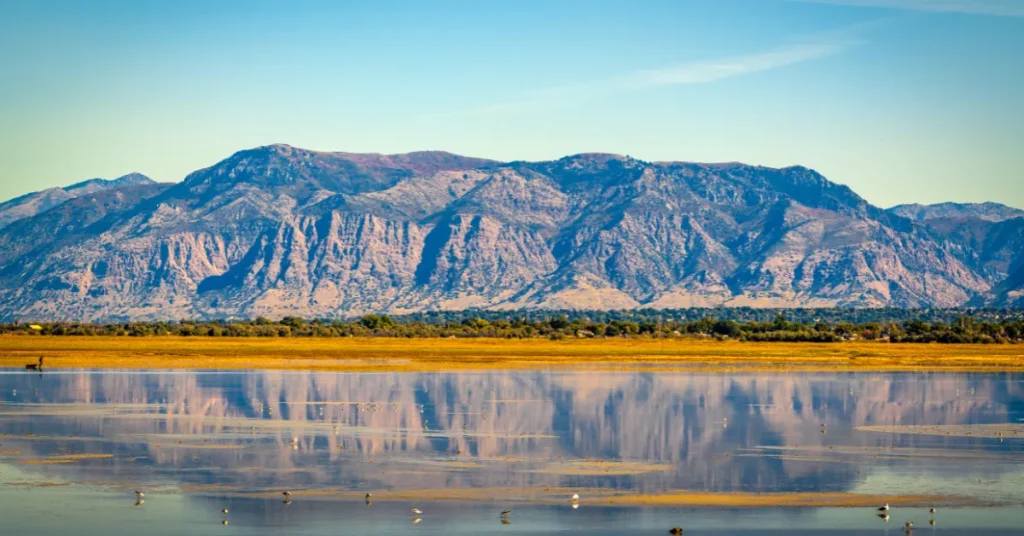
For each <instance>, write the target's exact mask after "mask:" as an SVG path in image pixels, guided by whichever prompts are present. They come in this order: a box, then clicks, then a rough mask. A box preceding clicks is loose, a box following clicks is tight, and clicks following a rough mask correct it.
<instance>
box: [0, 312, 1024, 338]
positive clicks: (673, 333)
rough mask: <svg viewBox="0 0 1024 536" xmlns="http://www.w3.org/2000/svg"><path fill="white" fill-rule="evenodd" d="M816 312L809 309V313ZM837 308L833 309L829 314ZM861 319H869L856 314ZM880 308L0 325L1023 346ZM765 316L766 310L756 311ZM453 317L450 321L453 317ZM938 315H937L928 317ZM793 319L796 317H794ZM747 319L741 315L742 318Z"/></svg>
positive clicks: (113, 332) (147, 331) (196, 332)
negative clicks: (749, 314) (870, 314)
mask: <svg viewBox="0 0 1024 536" xmlns="http://www.w3.org/2000/svg"><path fill="white" fill-rule="evenodd" d="M808 311H810V310H808ZM829 311H833V310H829ZM847 311H848V314H850V315H853V316H856V315H863V314H865V313H864V312H863V311H861V312H850V311H851V310H847ZM879 311H880V310H876V312H875V313H874V314H875V315H876V317H874V319H869V320H867V321H857V320H858V319H857V318H856V317H855V318H852V319H849V318H844V317H843V316H842V315H841V314H838V313H835V314H833V313H831V312H830V313H828V314H824V313H823V314H819V315H817V316H815V317H807V316H803V313H800V312H797V314H793V311H792V310H787V311H786V312H782V311H777V312H775V315H774V317H773V318H771V319H770V320H761V319H749V320H741V319H737V318H736V316H735V314H736V313H735V312H734V313H733V314H734V316H733V318H728V317H726V318H722V317H718V316H704V317H699V318H695V319H688V318H686V317H685V316H684V317H679V316H675V317H673V316H672V313H670V312H664V311H662V312H658V313H653V312H652V313H642V312H637V311H629V312H622V313H620V315H618V316H616V314H615V313H614V312H601V313H597V314H593V315H591V314H581V313H577V314H575V315H571V314H569V313H563V314H559V315H554V314H550V312H548V313H545V314H543V315H540V314H536V315H535V317H533V318H531V317H530V316H528V315H516V314H514V313H509V312H488V313H487V314H485V315H474V314H472V312H462V313H461V316H456V315H455V313H447V312H445V313H426V314H418V315H407V316H402V317H391V316H388V315H375V314H371V315H365V316H362V317H358V318H353V319H333V320H331V319H313V320H308V319H304V318H300V317H294V316H289V317H285V318H282V319H280V320H271V319H268V318H256V319H253V320H208V321H199V320H180V321H176V322H162V321H155V322H116V323H102V324H99V323H81V322H43V323H8V324H0V334H22V335H58V336H59V335H65V336H99V335H107V336H135V337H147V336H170V335H175V336H184V337H406V338H448V337H466V338H481V337H484V338H509V339H525V338H548V339H553V340H560V339H569V338H602V337H603V338H608V337H627V338H628V337H639V338H665V339H667V338H695V339H719V340H741V341H764V342H838V341H845V340H875V341H889V342H911V343H931V342H935V343H1020V342H1024V314H1022V312H1020V311H1016V312H1014V311H1001V312H1000V311H982V312H980V313H979V312H978V311H972V312H970V313H965V312H960V313H959V314H957V315H955V316H953V317H952V318H951V319H949V320H945V318H946V317H945V316H943V315H945V314H947V313H945V312H932V313H926V312H923V311H919V312H918V313H913V314H911V313H907V312H903V313H897V314H911V315H912V316H911V317H910V318H904V319H896V318H887V317H885V314H884V313H881V312H879ZM757 314H763V313H760V312H759V313H757ZM449 315H451V318H449ZM929 315H934V316H929ZM794 317H795V318H794ZM740 318H742V317H740Z"/></svg>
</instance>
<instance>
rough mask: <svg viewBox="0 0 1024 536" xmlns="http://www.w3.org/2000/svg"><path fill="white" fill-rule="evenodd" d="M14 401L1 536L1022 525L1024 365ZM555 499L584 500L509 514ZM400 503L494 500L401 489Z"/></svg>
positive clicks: (325, 377)
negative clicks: (768, 503)
mask: <svg viewBox="0 0 1024 536" xmlns="http://www.w3.org/2000/svg"><path fill="white" fill-rule="evenodd" d="M0 403H2V406H0V434H2V435H0V518H2V525H3V528H2V529H0V533H2V534H19V535H44V534H45V535H49V534H71V533H73V534H77V535H92V534H96V535H99V534H103V535H104V536H110V535H114V536H117V535H122V534H124V535H128V534H132V535H136V534H146V535H163V534H167V535H171V534H174V535H177V534H203V535H205V534H289V535H292V534H308V535H328V534H331V535H334V534H394V533H398V532H404V533H413V534H510V535H512V534H549V533H579V534H584V533H585V534H651V535H655V534H667V531H668V529H669V528H671V527H673V526H682V527H684V529H685V534H688V535H692V534H698V535H699V534H715V535H733V534H737V535H738V534H745V535H746V534H779V535H782V534H830V535H840V534H844V535H845V534H849V535H854V534H856V535H860V534H893V535H897V534H903V529H902V525H903V522H904V521H907V520H914V521H915V525H916V527H917V528H916V529H915V533H916V534H971V535H997V534H1024V451H1022V447H1024V375H1020V374H949V373H941V374H940V373H936V374H917V373H913V374H910V373H899V374H875V373H850V374H834V373H822V374H761V373H756V374H755V373H751V374H743V373H729V374H705V373H701V374H691V373H686V372H679V373H665V372H659V373H645V372H628V373H614V372H590V371H586V372H547V371H489V372H473V373H394V374H356V373H320V372H281V371H252V372H149V371H146V372H123V371H89V372H86V371H56V370H55V371H47V372H46V373H45V374H43V375H39V374H34V373H28V372H25V371H23V370H12V369H0ZM822 425H824V426H822ZM918 425H924V426H928V427H932V426H938V427H939V428H934V429H933V428H926V429H915V428H906V427H908V426H909V427H913V426H918ZM980 425H1002V426H1001V427H999V428H993V427H986V426H980ZM865 426H866V427H872V428H871V429H867V430H865V429H862V427H865ZM915 430H916V431H918V432H920V431H925V432H927V433H907V432H910V431H915ZM968 434H970V435H968ZM998 434H1002V436H1001V437H1000V436H999V435H998ZM83 455H85V456H83ZM596 462H601V463H596ZM554 487H560V488H566V489H572V490H575V489H579V490H581V494H582V495H583V498H582V500H581V501H580V503H579V507H578V508H575V509H574V508H572V506H571V504H570V503H569V501H568V497H566V501H565V503H564V504H540V503H522V502H510V501H509V500H508V499H509V498H510V497H511V498H515V497H519V498H522V497H531V496H536V495H539V494H542V492H543V490H544V488H554ZM135 489H143V490H145V491H146V497H145V503H144V504H142V505H140V506H136V504H135V495H134V493H133V491H134V490H135ZM598 489H614V490H620V491H625V492H627V493H636V494H656V493H662V492H665V491H666V490H689V491H710V492H755V493H756V492H763V493H776V492H795V491H802V492H808V491H809V492H850V493H861V494H893V495H909V494H929V495H931V494H946V495H957V496H969V497H972V498H973V500H974V502H975V503H976V504H975V505H974V506H970V507H953V506H950V507H945V506H940V508H939V511H938V513H937V514H935V516H934V520H935V525H930V524H929V520H930V519H932V517H933V516H931V515H930V514H929V513H928V511H927V509H926V508H894V509H893V512H892V516H891V519H890V521H889V522H888V523H886V522H884V521H882V520H881V519H879V518H877V517H876V516H875V515H874V512H873V511H872V510H871V509H870V508H868V509H865V508H797V509H783V508H761V509H729V508H696V509H695V508H640V507H601V506H596V505H591V504H588V502H587V492H588V491H590V492H591V493H596V492H595V491H594V490H598ZM281 490H291V491H292V492H293V496H292V501H291V504H284V503H283V501H282V500H281V499H282V498H281V496H280V491H281ZM404 490H426V492H428V493H436V494H438V495H440V494H443V493H446V492H448V491H450V490H476V492H475V493H477V494H478V496H479V497H480V501H479V502H477V501H473V502H464V503H459V502H430V501H424V502H418V503H417V502H409V501H398V500H390V499H387V494H388V493H389V492H398V491H404ZM364 491H373V492H375V493H376V494H377V495H378V498H377V500H376V501H374V502H373V504H372V505H369V506H368V505H366V504H365V503H364V502H363V500H362V499H356V498H354V495H361V493H362V492H364ZM413 507H418V508H420V509H422V510H423V511H424V513H423V514H422V515H419V516H415V515H413V514H411V513H410V509H411V508H413ZM222 508H228V509H229V514H227V515H222V514H221V513H220V510H221V509H222ZM505 508H511V509H512V510H513V513H512V515H511V516H509V518H508V521H509V523H508V524H503V523H502V522H501V520H500V519H499V515H498V512H500V511H501V510H503V509H505ZM415 517H419V518H420V519H421V521H420V522H418V523H413V521H414V518H415ZM225 519H227V520H228V522H229V524H228V525H226V526H225V525H223V524H222V521H223V520H225Z"/></svg>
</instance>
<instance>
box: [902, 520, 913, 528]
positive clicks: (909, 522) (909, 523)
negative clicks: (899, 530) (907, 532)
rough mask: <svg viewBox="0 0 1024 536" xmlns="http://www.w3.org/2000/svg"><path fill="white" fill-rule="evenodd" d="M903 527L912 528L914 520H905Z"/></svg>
mask: <svg viewBox="0 0 1024 536" xmlns="http://www.w3.org/2000/svg"><path fill="white" fill-rule="evenodd" d="M903 528H905V529H912V528H914V522H913V521H907V522H906V523H904V524H903Z"/></svg>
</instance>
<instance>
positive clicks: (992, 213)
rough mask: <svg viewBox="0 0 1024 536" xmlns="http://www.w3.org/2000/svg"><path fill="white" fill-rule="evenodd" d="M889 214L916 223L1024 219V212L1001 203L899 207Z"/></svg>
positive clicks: (892, 209) (891, 209) (891, 210)
mask: <svg viewBox="0 0 1024 536" xmlns="http://www.w3.org/2000/svg"><path fill="white" fill-rule="evenodd" d="M889 212H891V213H893V214H895V215H897V216H902V217H904V218H907V219H911V220H914V221H926V220H932V219H936V218H964V219H966V218H977V219H980V220H985V221H992V222H999V221H1004V220H1009V219H1013V218H1024V210H1021V209H1018V208H1013V207H1008V206H1006V205H1003V204H1000V203H991V202H989V203H938V204H935V205H920V204H916V203H915V204H910V205H897V206H895V207H892V208H890V209H889Z"/></svg>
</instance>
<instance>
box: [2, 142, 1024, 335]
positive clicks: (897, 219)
mask: <svg viewBox="0 0 1024 536" xmlns="http://www.w3.org/2000/svg"><path fill="white" fill-rule="evenodd" d="M113 191H114V192H116V193H114V194H111V193H110V192H107V191H101V192H96V193H93V194H90V195H83V196H80V197H79V198H78V199H76V200H74V201H71V202H68V201H66V202H65V203H64V204H63V205H59V206H57V207H56V208H51V209H50V210H47V211H43V212H40V213H38V214H35V215H34V216H31V217H26V218H25V219H23V220H22V221H21V222H18V223H17V224H14V225H11V226H9V227H8V228H6V229H0V317H2V318H5V319H11V318H25V319H27V318H66V319H126V318H172V319H173V318H183V317H228V316H258V315H264V316H281V315H285V314H295V315H305V316H337V315H353V314H362V313H366V312H379V311H385V312H396V313H397V312H410V311H418V310H425V309H442V308H447V309H463V308H467V307H487V308H519V307H559V308H562V307H570V308H630V307H639V306H650V307H683V306H691V305H702V306H706V305H751V306H855V307H861V306H890V305H891V306H932V305H935V306H955V305H960V304H963V303H966V302H968V301H969V300H972V299H979V297H981V296H987V295H989V293H990V292H991V290H992V287H993V286H994V285H997V284H998V283H1000V282H1001V281H1000V280H998V279H999V277H998V275H999V274H1005V273H1009V270H1010V269H1011V268H1012V267H1015V266H1017V264H1015V263H1016V262H1017V259H1009V260H1008V257H1012V256H1013V255H1012V254H1010V253H1009V252H1010V250H1011V249H1012V247H1014V244H1017V242H1016V238H1014V237H1015V236H1016V235H1014V234H1013V230H1012V229H1011V227H1012V224H1011V223H1010V222H1014V221H1016V220H1010V221H1008V222H1004V223H1003V224H993V223H992V222H986V225H1003V226H1005V227H1006V228H1007V229H1009V230H1006V231H999V232H997V231H994V230H993V229H992V228H988V227H986V228H985V229H983V230H982V231H979V232H981V233H982V234H984V235H985V236H986V237H987V238H984V239H979V240H975V241H973V242H972V241H970V240H967V239H966V238H965V237H963V236H959V235H955V233H945V234H943V233H942V232H940V231H939V230H938V229H937V228H935V229H933V228H932V226H931V224H929V225H915V224H914V223H913V222H911V221H910V220H908V219H906V218H904V217H901V216H899V215H896V214H893V213H891V212H887V211H884V210H882V209H879V208H878V207H875V206H873V205H871V204H870V203H868V202H867V201H865V200H864V199H862V198H861V197H859V196H858V195H856V193H854V192H853V191H852V190H850V189H849V188H847V187H845V186H842V185H837V184H834V183H831V182H829V181H828V180H826V179H825V178H824V177H822V176H821V175H819V174H818V173H815V172H814V171H812V170H809V169H806V168H802V167H792V168H784V169H771V168H763V167H754V166H745V165H742V164H713V165H708V164H690V163H679V162H658V163H650V162H644V161H640V160H636V159H632V158H628V157H621V156H617V155H609V154H581V155H575V156H570V157H566V158H562V159H560V160H556V161H551V162H534V163H528V162H512V163H507V164H503V163H498V162H493V161H489V160H481V159H474V158H466V157H461V156H457V155H452V154H449V153H440V152H423V153H410V154H406V155H361V154H352V153H322V152H315V151H308V150H304V149H297V148H294V147H289V146H286V145H274V146H268V147H260V148H256V149H252V150H247V151H241V152H238V153H236V154H234V155H232V156H230V157H229V158H227V159H225V160H223V161H221V162H219V163H217V164H215V165H213V166H211V167H209V168H206V169H203V170H199V171H196V172H195V173H192V174H191V175H189V176H188V177H187V178H186V179H185V180H184V181H183V182H181V183H179V184H175V185H172V186H169V187H168V186H159V185H150V186H146V185H139V186H136V187H132V188H119V189H116V190H113ZM62 207H63V210H62ZM44 230H52V232H49V231H44ZM48 232H49V234H47V233H48ZM1000 233H1002V234H1000ZM997 236H1003V237H1004V238H1002V239H995V238H992V237H997Z"/></svg>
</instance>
